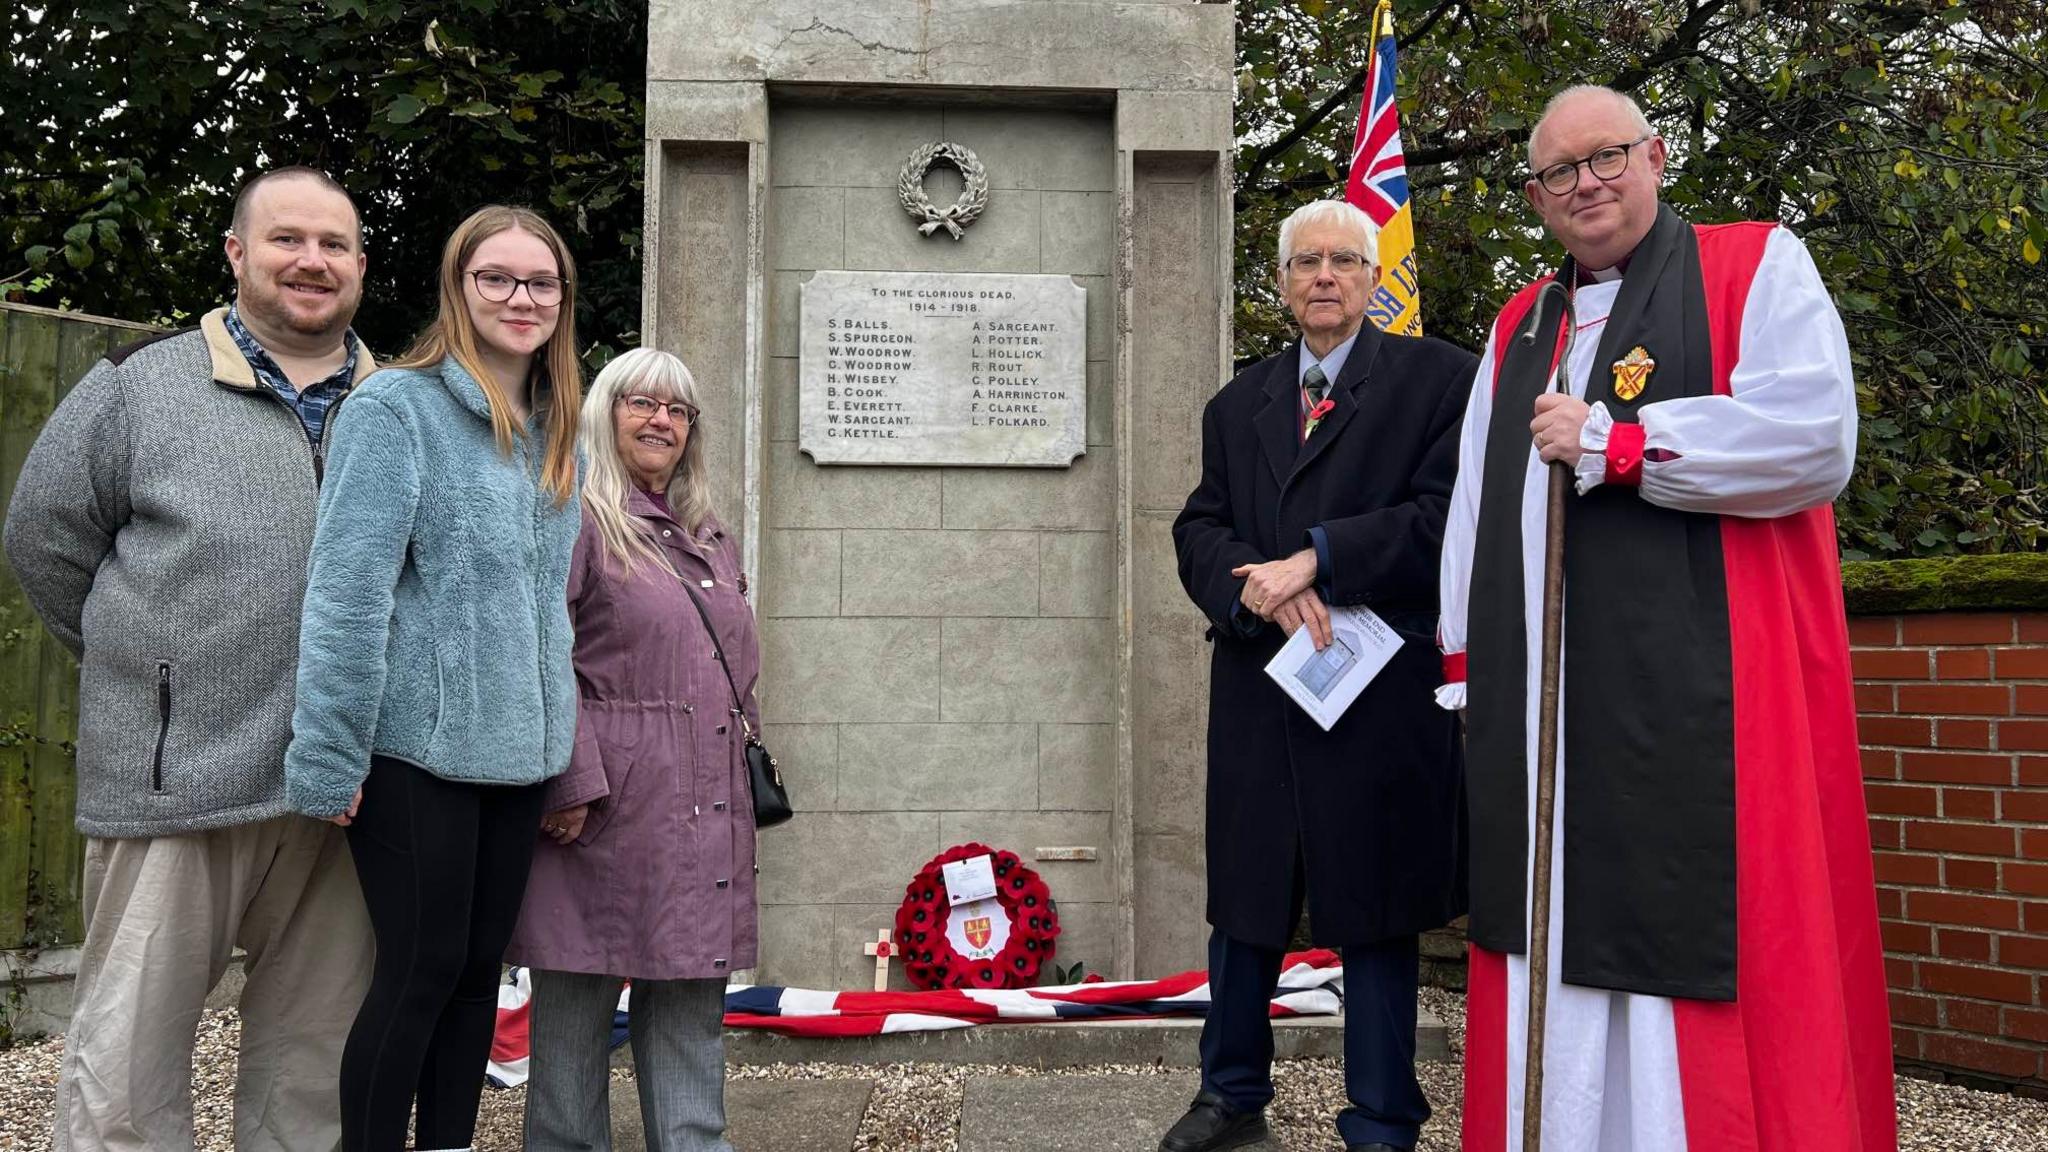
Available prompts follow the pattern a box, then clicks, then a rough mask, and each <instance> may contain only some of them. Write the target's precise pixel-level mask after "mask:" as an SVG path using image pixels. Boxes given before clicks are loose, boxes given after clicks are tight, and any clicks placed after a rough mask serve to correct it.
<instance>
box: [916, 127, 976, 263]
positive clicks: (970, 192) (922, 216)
mask: <svg viewBox="0 0 2048 1152" xmlns="http://www.w3.org/2000/svg"><path fill="white" fill-rule="evenodd" d="M941 160H943V161H945V162H946V163H948V164H951V165H952V166H953V167H955V168H957V169H959V170H960V177H961V179H963V180H965V181H966V182H967V186H966V187H965V188H962V189H961V190H960V198H959V199H958V200H955V201H953V203H951V204H949V205H947V206H946V207H944V208H940V207H938V206H937V205H935V204H933V203H932V200H931V197H929V196H926V195H925V194H924V176H925V173H926V172H928V171H930V170H931V166H932V164H933V162H935V161H941ZM896 197H897V199H899V200H901V201H902V202H903V210H904V211H905V212H908V213H910V215H911V216H912V217H913V218H915V219H917V220H919V221H921V223H919V224H918V226H917V230H918V231H919V232H922V233H924V234H925V235H926V236H930V235H931V234H933V233H934V232H937V231H938V230H939V229H941V228H944V229H945V230H946V231H947V233H949V234H950V235H951V236H952V237H953V239H955V240H958V239H960V234H961V232H962V231H963V230H964V229H965V228H966V227H967V226H968V225H969V224H972V223H974V220H975V218H976V217H977V216H980V215H981V210H982V209H984V208H986V207H988V170H987V169H985V168H983V167H982V166H981V159H980V158H979V157H977V156H975V154H974V152H973V151H972V150H971V149H968V148H966V147H964V146H962V145H959V144H952V143H939V144H927V145H925V146H924V147H922V148H919V149H918V150H917V151H915V152H912V153H911V154H910V159H909V160H908V161H907V162H905V164H904V165H903V175H901V176H899V177H898V178H897V180H896Z"/></svg>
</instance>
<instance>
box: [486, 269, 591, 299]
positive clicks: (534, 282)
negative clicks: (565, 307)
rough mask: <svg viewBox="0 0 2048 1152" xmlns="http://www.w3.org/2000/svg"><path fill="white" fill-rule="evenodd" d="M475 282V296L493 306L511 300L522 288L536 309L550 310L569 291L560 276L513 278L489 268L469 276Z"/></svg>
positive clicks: (507, 273)
mask: <svg viewBox="0 0 2048 1152" xmlns="http://www.w3.org/2000/svg"><path fill="white" fill-rule="evenodd" d="M469 276H470V279H472V280H475V281H476V294H477V295H479V296H481V297H483V298H484V299H486V300H489V301H490V302H491V303H493V304H503V303H504V302H505V301H507V300H510V299H511V298H512V294H513V293H514V292H517V291H519V289H520V288H521V287H522V286H523V287H525V289H526V298H527V299H528V300H531V301H533V303H534V306H535V307H538V308H552V307H554V306H555V305H557V304H560V303H561V302H562V294H563V293H564V292H567V291H568V290H569V282H568V281H566V280H564V279H562V278H561V277H560V276H527V277H519V276H514V275H512V274H511V273H510V272H497V271H493V270H491V269H489V268H485V269H481V270H479V271H476V272H471V273H470V274H469Z"/></svg>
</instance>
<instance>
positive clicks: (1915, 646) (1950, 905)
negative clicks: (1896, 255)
mask: <svg viewBox="0 0 2048 1152" xmlns="http://www.w3.org/2000/svg"><path fill="white" fill-rule="evenodd" d="M1849 641H1850V644H1851V645H1852V648H1853V652H1852V658H1853V661H1854V666H1855V673H1856V708H1857V711H1858V713H1859V717H1858V726H1859V730H1860V734H1861V740H1862V744H1863V774H1864V778H1865V782H1866V783H1865V790H1866V794H1867V797H1868V800H1869V805H1870V838H1871V843H1872V846H1873V847H1874V848H1875V849H1876V857H1875V858H1876V864H1877V882H1878V893H1877V896H1878V915H1879V917H1880V918H1881V920H1882V925H1883V931H1884V947H1885V969H1886V975H1887V977H1888V979H1889V982H1890V984H1891V989H1892V992H1891V1013H1892V1037H1893V1050H1894V1052H1895V1054H1896V1055H1897V1057H1898V1058H1899V1060H1900V1062H1901V1063H1902V1064H1908V1065H1912V1064H1920V1065H1928V1066H1933V1067H1937V1068H1940V1069H1943V1070H1945V1071H1949V1072H1955V1073H1960V1074H1962V1075H1964V1076H1975V1077H1987V1078H1992V1079H1997V1080H2003V1081H2007V1082H2014V1083H2017V1084H2021V1085H2023V1086H2025V1087H2026V1088H2028V1089H2036V1088H2044V1089H2048V614H2043V613H2013V612H1946V613H1934V614H1927V615H1894V616H1854V617H1851V619H1850V621H1849Z"/></svg>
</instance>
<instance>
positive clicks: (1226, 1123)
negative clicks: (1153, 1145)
mask: <svg viewBox="0 0 2048 1152" xmlns="http://www.w3.org/2000/svg"><path fill="white" fill-rule="evenodd" d="M1266 1135H1267V1133H1266V1114H1265V1113H1264V1112H1233V1111H1231V1110H1230V1106H1229V1105H1227V1104H1225V1103H1224V1102H1223V1101H1221V1100H1219V1099H1217V1098H1216V1097H1214V1096H1211V1095H1210V1094H1209V1093H1207V1092H1204V1093H1202V1094H1201V1095H1199V1096H1197V1097H1195V1102H1194V1103H1193V1104H1192V1105H1190V1106H1189V1107H1188V1112H1187V1115H1185V1116H1182V1117H1181V1118H1180V1119H1179V1120H1178V1121H1176V1122H1175V1123H1174V1125H1173V1127H1172V1128H1169V1129H1167V1132H1166V1136H1165V1138H1163V1139H1162V1140H1160V1141H1159V1152H1223V1149H1225V1148H1242V1147H1244V1146H1245V1145H1247V1144H1257V1143H1258V1142H1259V1141H1261V1140H1264V1139H1265V1138H1266Z"/></svg>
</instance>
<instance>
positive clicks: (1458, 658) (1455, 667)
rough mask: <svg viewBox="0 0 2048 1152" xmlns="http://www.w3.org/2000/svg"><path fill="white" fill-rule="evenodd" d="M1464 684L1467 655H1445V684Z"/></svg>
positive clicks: (1451, 653) (1454, 653)
mask: <svg viewBox="0 0 2048 1152" xmlns="http://www.w3.org/2000/svg"><path fill="white" fill-rule="evenodd" d="M1464 682H1465V654H1464V653H1463V652H1446V653H1444V683H1446V684H1463V683H1464Z"/></svg>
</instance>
